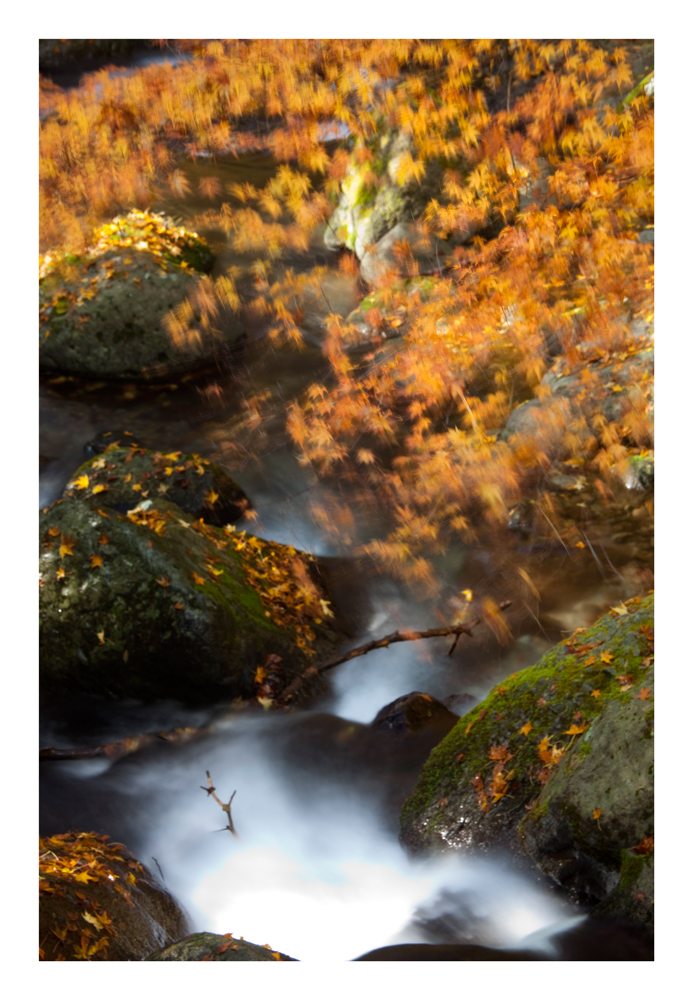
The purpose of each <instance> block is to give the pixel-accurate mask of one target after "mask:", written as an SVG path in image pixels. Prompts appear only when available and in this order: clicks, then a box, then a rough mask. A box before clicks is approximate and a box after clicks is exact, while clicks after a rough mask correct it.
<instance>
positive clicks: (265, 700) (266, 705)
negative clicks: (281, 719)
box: [258, 698, 272, 709]
mask: <svg viewBox="0 0 693 1000" xmlns="http://www.w3.org/2000/svg"><path fill="white" fill-rule="evenodd" d="M271 704H272V699H271V698H258V705H262V707H263V708H264V709H268V708H269V707H270V705H271Z"/></svg>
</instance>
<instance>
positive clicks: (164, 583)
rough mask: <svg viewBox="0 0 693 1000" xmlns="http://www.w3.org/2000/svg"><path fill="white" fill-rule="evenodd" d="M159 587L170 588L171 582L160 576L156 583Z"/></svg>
mask: <svg viewBox="0 0 693 1000" xmlns="http://www.w3.org/2000/svg"><path fill="white" fill-rule="evenodd" d="M156 582H157V583H158V584H159V586H160V587H170V586H171V581H170V580H169V578H168V577H167V576H160V577H159V578H158V579H157V581H156Z"/></svg>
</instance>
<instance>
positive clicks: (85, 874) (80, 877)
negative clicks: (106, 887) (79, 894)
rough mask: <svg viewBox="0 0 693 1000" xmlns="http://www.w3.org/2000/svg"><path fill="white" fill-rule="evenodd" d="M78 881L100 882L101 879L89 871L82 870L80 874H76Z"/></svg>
mask: <svg viewBox="0 0 693 1000" xmlns="http://www.w3.org/2000/svg"><path fill="white" fill-rule="evenodd" d="M74 878H75V881H76V882H98V881H99V880H98V879H97V878H95V877H94V875H90V874H89V872H80V873H79V874H78V875H75V876H74Z"/></svg>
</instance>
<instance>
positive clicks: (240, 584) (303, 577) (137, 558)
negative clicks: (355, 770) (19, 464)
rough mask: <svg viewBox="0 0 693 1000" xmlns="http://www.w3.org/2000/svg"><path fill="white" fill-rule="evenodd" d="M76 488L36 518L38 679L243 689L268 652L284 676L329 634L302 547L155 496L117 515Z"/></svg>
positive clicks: (184, 692)
mask: <svg viewBox="0 0 693 1000" xmlns="http://www.w3.org/2000/svg"><path fill="white" fill-rule="evenodd" d="M87 492H89V496H88V497H87V498H86V499H81V498H80V496H77V495H75V496H72V497H70V498H67V499H64V500H62V501H57V502H56V503H55V504H54V505H53V506H52V507H50V508H47V509H46V512H45V513H42V514H41V516H40V538H41V546H42V554H41V560H40V570H41V574H40V579H41V581H42V585H41V588H40V640H39V645H40V668H39V669H40V679H41V686H42V688H43V690H45V691H50V690H61V691H65V692H70V691H85V692H91V693H94V694H101V695H106V696H111V697H134V698H144V699H150V698H158V697H164V698H180V699H182V700H184V701H187V702H200V701H204V700H207V699H210V698H218V697H225V698H232V697H234V696H244V697H252V696H253V695H254V694H255V673H256V670H257V668H258V667H259V666H261V665H262V663H263V662H264V661H265V659H266V658H267V656H268V655H269V654H270V653H274V654H276V655H278V656H280V657H282V662H281V668H282V669H283V671H284V672H285V675H286V676H287V678H289V679H290V677H291V676H293V675H294V674H295V673H297V672H301V671H303V670H304V669H306V667H308V666H309V665H310V663H311V662H313V659H312V658H311V657H310V650H313V651H314V656H315V657H316V658H322V657H324V656H327V655H328V653H329V652H331V651H332V650H333V649H334V646H335V643H336V642H337V641H338V639H340V638H342V636H341V635H338V633H337V632H336V631H335V630H333V629H332V628H331V627H330V625H329V624H328V621H329V617H330V614H331V608H330V607H329V602H328V601H327V600H326V597H327V595H326V594H325V592H324V590H323V589H322V585H321V583H320V581H319V577H318V575H317V571H316V570H315V568H314V564H313V563H312V562H311V557H309V556H307V555H305V554H304V553H300V552H296V551H295V550H294V549H292V548H290V547H287V546H282V545H276V544H274V543H269V542H264V541H262V540H261V539H257V538H254V537H253V536H249V535H246V534H245V532H235V531H234V529H233V528H232V527H231V526H229V527H227V528H226V529H223V530H222V529H220V528H215V527H212V526H211V525H208V524H206V523H205V522H204V521H203V520H197V521H195V520H193V518H192V517H191V515H189V514H186V513H185V512H184V511H183V510H181V508H180V507H177V506H176V505H175V504H172V503H169V502H167V501H165V500H163V499H157V500H156V501H154V502H152V503H151V505H150V500H149V499H147V500H144V501H143V502H142V504H141V505H140V507H139V509H133V510H131V511H130V513H129V514H121V513H119V512H118V511H116V510H115V509H114V508H112V507H109V506H108V505H107V503H106V500H107V498H108V495H109V494H108V493H106V492H102V493H97V494H96V495H95V496H94V495H93V488H92V491H88V490H87V489H85V490H83V491H82V490H80V491H79V493H80V495H82V494H84V493H87ZM318 662H319V660H318ZM314 683H315V682H314ZM305 689H307V690H305ZM314 689H315V688H314V687H311V685H310V684H306V685H304V686H303V688H302V689H301V692H303V691H304V690H305V693H306V695H309V694H310V692H311V691H312V690H314Z"/></svg>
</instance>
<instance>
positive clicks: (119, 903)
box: [39, 833, 188, 962]
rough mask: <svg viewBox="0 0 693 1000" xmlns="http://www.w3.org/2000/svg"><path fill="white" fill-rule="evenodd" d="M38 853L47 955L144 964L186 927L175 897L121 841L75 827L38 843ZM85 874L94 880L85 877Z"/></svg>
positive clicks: (43, 942)
mask: <svg viewBox="0 0 693 1000" xmlns="http://www.w3.org/2000/svg"><path fill="white" fill-rule="evenodd" d="M39 851H40V856H41V859H42V860H41V863H40V872H39V874H40V879H39V943H40V945H41V947H42V948H43V951H44V958H45V960H46V961H63V960H65V961H68V962H71V961H77V960H80V959H82V960H88V961H120V962H139V961H141V960H142V959H144V958H145V957H146V956H147V955H150V954H151V953H152V951H153V950H154V949H159V948H166V947H167V946H168V945H169V944H172V943H173V942H174V941H177V940H178V939H179V938H180V937H181V936H182V935H184V934H185V933H186V931H187V930H188V922H187V919H186V917H185V915H184V913H183V912H182V910H181V908H180V907H179V905H178V903H177V902H176V901H175V899H174V898H173V897H172V896H171V895H170V894H169V893H168V892H166V890H165V889H163V888H162V886H161V885H160V884H159V882H158V881H157V880H156V878H155V877H154V876H153V875H152V873H151V872H149V871H148V870H147V869H146V868H145V867H144V866H143V865H142V864H140V863H139V862H138V861H136V860H135V859H134V858H133V857H132V855H130V854H129V852H128V851H127V850H125V848H124V847H123V846H122V845H121V844H113V843H111V842H110V841H109V840H108V838H107V837H99V836H98V835H96V834H93V833H69V834H62V835H58V836H57V837H50V838H47V839H46V840H43V841H40V843H39ZM90 861H94V862H95V864H94V865H93V866H92V867H86V865H87V862H90ZM84 873H88V875H89V878H88V879H84V880H82V879H81V878H80V877H79V876H80V875H83V874H84ZM90 949H93V950H91V951H90Z"/></svg>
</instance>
